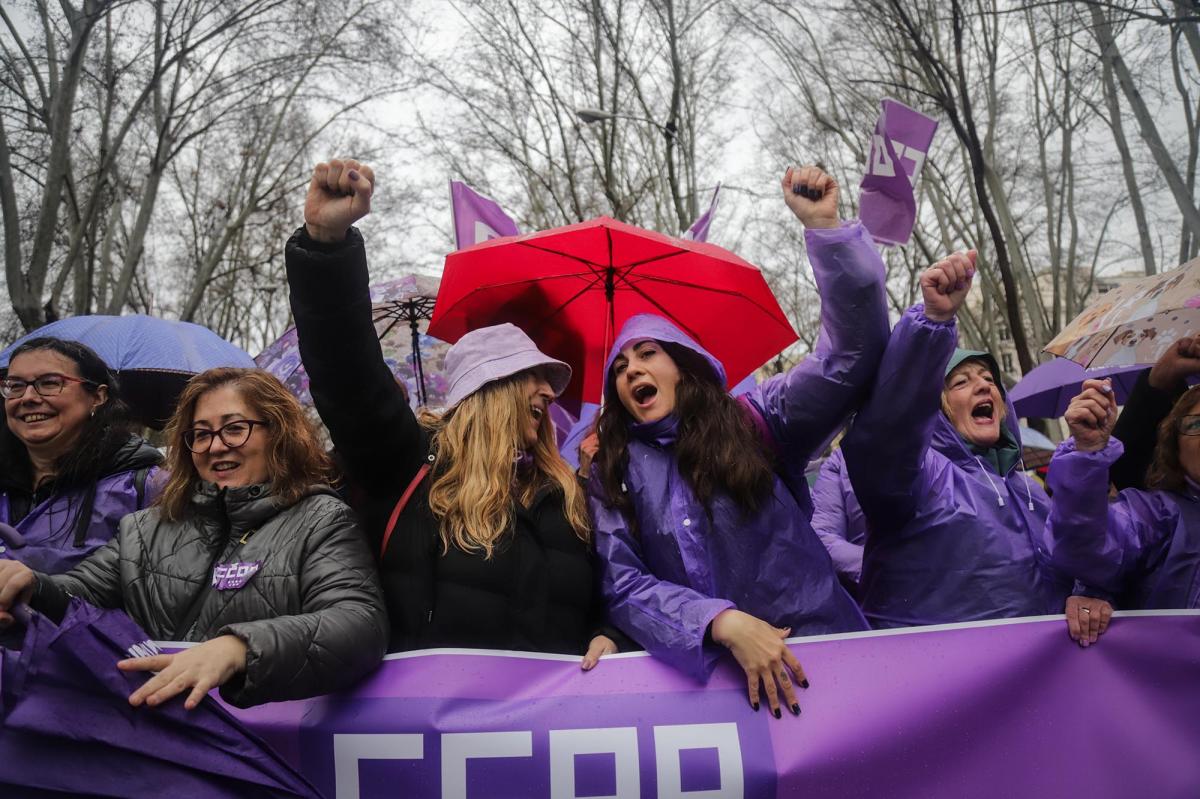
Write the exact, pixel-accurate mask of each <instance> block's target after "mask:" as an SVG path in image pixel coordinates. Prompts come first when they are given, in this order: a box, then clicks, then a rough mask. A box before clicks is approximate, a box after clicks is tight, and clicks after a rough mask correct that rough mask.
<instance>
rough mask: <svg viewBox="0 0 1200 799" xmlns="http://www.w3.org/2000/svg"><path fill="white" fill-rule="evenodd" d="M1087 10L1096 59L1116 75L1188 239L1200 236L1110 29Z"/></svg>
mask: <svg viewBox="0 0 1200 799" xmlns="http://www.w3.org/2000/svg"><path fill="white" fill-rule="evenodd" d="M1088 9H1089V10H1090V11H1091V15H1092V33H1093V34H1094V35H1095V37H1096V42H1097V43H1098V44H1099V45H1100V57H1101V59H1103V61H1104V62H1105V63H1106V64H1108V65H1109V66H1110V67H1111V68H1112V70H1113V73H1114V74H1115V75H1116V77H1117V82H1118V83H1119V84H1120V86H1121V91H1122V93H1124V95H1125V99H1126V100H1128V101H1129V107H1130V109H1132V111H1133V116H1134V119H1136V120H1137V123H1138V129H1139V130H1140V132H1141V134H1142V140H1143V141H1145V143H1146V146H1147V147H1148V148H1149V149H1150V154H1151V155H1152V156H1154V163H1155V164H1156V165H1157V166H1158V169H1159V171H1160V172H1162V174H1163V177H1164V178H1165V179H1166V181H1167V186H1168V187H1169V188H1170V189H1171V195H1172V196H1173V197H1174V198H1175V204H1176V205H1177V206H1179V212H1180V213H1181V214H1182V215H1183V221H1184V224H1185V225H1187V228H1188V230H1189V232H1190V233H1191V235H1192V236H1200V208H1197V207H1196V200H1195V198H1194V197H1192V195H1191V194H1190V193H1189V192H1188V188H1187V184H1186V183H1185V182H1184V180H1183V177H1182V176H1181V175H1180V174H1179V170H1178V169H1177V168H1176V167H1175V162H1174V161H1172V160H1171V153H1170V151H1169V150H1168V149H1167V146H1166V144H1165V143H1164V142H1163V140H1162V137H1161V136H1160V135H1159V133H1158V126H1157V125H1155V124H1154V116H1153V115H1152V114H1151V113H1150V109H1149V108H1147V107H1146V102H1145V101H1144V100H1143V99H1142V95H1141V92H1139V91H1138V88H1137V85H1136V84H1135V83H1134V80H1133V75H1132V74H1131V73H1130V71H1129V67H1127V66H1126V65H1125V61H1124V59H1122V58H1121V53H1120V51H1119V50H1118V48H1117V41H1116V38H1115V36H1114V35H1113V31H1112V25H1111V24H1110V23H1109V21H1108V18H1107V17H1105V16H1104V12H1103V11H1101V10H1100V7H1099V6H1097V5H1089V6H1088Z"/></svg>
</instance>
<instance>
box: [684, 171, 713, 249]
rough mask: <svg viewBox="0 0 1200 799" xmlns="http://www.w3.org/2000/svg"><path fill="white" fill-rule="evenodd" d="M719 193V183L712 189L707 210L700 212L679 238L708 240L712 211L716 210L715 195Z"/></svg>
mask: <svg viewBox="0 0 1200 799" xmlns="http://www.w3.org/2000/svg"><path fill="white" fill-rule="evenodd" d="M720 193H721V184H720V183H718V184H717V187H716V188H715V189H713V193H712V199H711V200H710V201H709V203H708V210H707V211H705V212H704V213H702V214H700V216H699V217H697V218H696V221H695V222H693V223H692V226H691V227H690V228H688V229H687V230H685V231H683V234H682V235H681V236H680V238H684V239H690V240H691V241H708V228H709V226H710V225H712V218H713V213H714V212H715V211H716V210H717V197H718V195H719V194H720Z"/></svg>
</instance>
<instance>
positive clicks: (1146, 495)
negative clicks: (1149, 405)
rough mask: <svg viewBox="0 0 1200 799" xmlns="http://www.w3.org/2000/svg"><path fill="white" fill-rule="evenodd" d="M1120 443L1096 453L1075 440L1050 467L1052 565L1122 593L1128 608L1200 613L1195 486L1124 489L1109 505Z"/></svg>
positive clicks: (1199, 505)
mask: <svg viewBox="0 0 1200 799" xmlns="http://www.w3.org/2000/svg"><path fill="white" fill-rule="evenodd" d="M1124 449H1125V448H1124V446H1123V445H1122V444H1121V442H1120V441H1118V440H1117V439H1115V438H1110V439H1109V440H1108V444H1107V446H1105V448H1104V449H1102V450H1100V451H1098V452H1080V451H1079V450H1077V449H1075V439H1074V438H1069V439H1067V440H1066V441H1064V442H1063V443H1062V444H1060V445H1059V447H1058V450H1057V451H1056V452H1055V453H1054V460H1052V461H1051V462H1050V476H1049V482H1050V489H1051V491H1052V493H1053V495H1054V499H1053V501H1052V503H1051V508H1050V522H1049V524H1048V525H1047V529H1048V530H1049V536H1050V542H1049V543H1050V552H1051V559H1052V561H1053V563H1054V565H1056V566H1057V567H1059V568H1060V569H1062V570H1063V571H1065V572H1068V573H1070V574H1074V575H1076V576H1078V577H1079V578H1080V579H1081V580H1084V581H1086V582H1088V583H1091V584H1092V585H1095V586H1096V587H1098V588H1101V589H1104V590H1106V591H1112V592H1114V593H1117V594H1120V595H1121V601H1120V606H1121V607H1122V608H1129V609H1148V610H1149V609H1163V608H1200V487H1198V486H1195V485H1190V484H1189V486H1188V488H1187V491H1186V492H1185V493H1176V492H1174V491H1142V490H1139V489H1136V488H1127V489H1125V490H1124V491H1122V492H1121V493H1120V494H1118V495H1117V499H1116V500H1115V501H1114V502H1111V503H1110V502H1109V501H1108V470H1109V467H1110V466H1111V465H1112V464H1113V463H1114V462H1116V460H1117V459H1118V458H1119V457H1121V454H1122V453H1123V452H1124Z"/></svg>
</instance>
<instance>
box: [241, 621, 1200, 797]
mask: <svg viewBox="0 0 1200 799" xmlns="http://www.w3.org/2000/svg"><path fill="white" fill-rule="evenodd" d="M789 645H790V647H791V649H792V651H793V652H794V653H795V654H796V656H797V657H798V658H799V659H800V662H801V663H802V664H803V665H804V669H805V672H806V674H807V676H808V679H809V681H810V682H811V685H812V687H811V688H810V689H809V690H807V691H800V692H799V694H800V696H799V700H800V704H801V707H802V709H803V712H802V715H801V716H800V717H799V718H795V717H793V716H792V715H791V714H790V713H787V712H785V713H784V717H783V718H782V719H778V720H777V719H775V718H773V717H772V716H771V714H770V713H769V712H768V711H767V710H766V709H765V708H764V709H762V710H760V711H759V712H757V713H756V712H754V711H753V710H752V709H751V708H750V705H749V703H748V702H747V701H746V678H745V675H744V674H743V673H742V671H741V670H740V669H739V668H738V667H737V664H736V663H735V662H733V660H732V658H731V657H728V656H726V657H724V658H723V659H722V662H721V663H720V664H719V665H718V668H717V670H716V672H715V673H714V674H713V677H712V679H710V680H709V682H708V684H707V685H700V684H698V683H696V682H694V681H693V680H691V679H690V678H688V677H685V676H684V675H682V674H680V673H678V672H676V671H674V670H672V669H671V668H670V667H669V666H667V665H665V664H663V663H661V662H659V661H657V660H655V659H654V658H652V657H650V656H648V655H646V654H645V653H629V654H622V655H616V656H611V657H607V658H605V659H604V660H602V661H601V662H600V664H599V665H598V666H597V667H596V669H595V670H593V671H590V672H583V671H581V670H580V668H579V663H578V660H579V659H578V658H577V657H566V656H558V655H532V654H522V653H517V652H485V651H480V650H447V649H442V650H430V651H425V652H408V653H403V654H398V655H389V656H388V657H387V659H385V661H384V663H383V665H382V667H381V668H380V669H379V670H378V671H377V672H375V673H374V674H373V675H372V676H371V677H369V678H368V679H367V680H366V681H365V682H364V683H363V684H362V685H361V686H359V688H358V690H356V691H355V692H353V693H350V694H345V695H341V696H336V697H325V698H323V699H316V700H308V701H305V702H286V703H280V704H275V705H266V706H262V707H258V708H251V709H250V710H247V711H236V713H237V715H238V716H239V717H240V718H241V719H242V720H243V721H245V722H246V723H247V724H248V725H250V726H251V727H252V728H253V729H255V730H256V731H257V732H259V734H260V735H262V736H263V737H264V738H266V739H267V740H269V741H271V742H272V743H273V744H275V745H276V748H277V749H278V750H279V751H280V752H284V753H290V754H292V755H293V756H295V757H298V758H299V761H298V764H299V765H300V766H301V768H302V769H303V770H304V771H305V773H306V774H307V775H308V776H309V777H310V778H311V779H312V780H313V782H315V783H316V784H317V786H318V787H319V788H320V789H322V790H323V791H324V792H326V793H327V794H328V795H329V796H338V797H361V799H371V797H392V796H411V797H439V796H467V797H472V796H489V797H522V798H523V799H545V798H548V797H560V796H562V797H584V796H606V797H613V796H618V797H626V796H692V795H694V796H710V797H716V796H736V797H756V798H757V797H776V796H778V797H794V796H803V797H806V798H807V799H823V798H824V797H845V796H865V797H922V799H950V798H951V797H954V799H958V798H959V797H963V796H970V797H976V798H978V797H984V798H985V799H987V798H989V797H995V798H996V799H999V797H1013V796H1022V797H1024V796H1028V797H1043V796H1081V797H1087V799H1118V798H1121V799H1123V798H1124V797H1129V796H1139V797H1160V796H1161V797H1168V796H1170V797H1184V796H1196V795H1197V794H1198V789H1200V758H1197V757H1196V753H1197V752H1200V723H1197V720H1198V719H1200V691H1197V690H1196V686H1195V681H1196V680H1195V678H1196V674H1197V673H1198V671H1200V612H1198V611H1141V612H1135V613H1133V614H1131V615H1125V614H1120V613H1118V614H1117V616H1116V617H1114V619H1113V621H1112V625H1111V627H1110V628H1109V630H1108V632H1107V633H1106V634H1105V635H1104V637H1103V638H1102V639H1101V640H1100V643H1099V644H1098V645H1096V646H1093V647H1090V648H1088V649H1080V648H1079V646H1078V645H1076V644H1074V643H1073V642H1072V641H1071V640H1070V639H1069V638H1068V637H1067V629H1066V624H1065V623H1064V621H1063V617H1062V616H1053V617H1051V616H1044V617H1037V618H1028V619H1005V620H998V621H984V622H973V623H968V624H950V625H940V626H935V627H926V628H911V629H903V630H885V631H880V632H865V633H851V634H845V635H826V636H815V637H812V638H799V639H792V640H791V641H789Z"/></svg>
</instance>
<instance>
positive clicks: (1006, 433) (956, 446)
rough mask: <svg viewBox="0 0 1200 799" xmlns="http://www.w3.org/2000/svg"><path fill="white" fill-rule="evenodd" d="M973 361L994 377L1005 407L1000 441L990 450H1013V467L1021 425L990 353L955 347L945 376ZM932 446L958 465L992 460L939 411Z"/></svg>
mask: <svg viewBox="0 0 1200 799" xmlns="http://www.w3.org/2000/svg"><path fill="white" fill-rule="evenodd" d="M973 359H974V360H980V361H983V362H984V363H985V364H986V365H987V367H988V369H990V370H991V372H992V374H993V375H995V376H996V380H997V382H996V387H997V388H999V389H1000V396H1001V398H1002V399H1003V400H1004V407H1005V409H1006V412H1005V414H1004V423H1003V425H1002V426H1001V428H1000V441H999V442H997V444H996V446H994V447H991V448H989V449H991V450H1005V449H1010V450H1015V456H1014V457H1012V462H1013V465H1015V464H1016V462H1017V461H1018V460H1019V459H1020V454H1021V432H1020V428H1021V425H1020V420H1019V419H1018V418H1017V411H1016V408H1014V407H1013V404H1012V400H1011V399H1009V397H1008V391H1007V390H1006V389H1005V388H1004V383H1003V382H1002V381H1001V380H1000V377H999V375H1000V367H999V364H997V362H996V359H995V357H993V356H992V354H991V353H990V352H982V351H980V350H967V349H963V348H962V347H958V348H956V349H955V350H954V354H953V355H952V356H950V361H949V363H947V364H946V372H945V374H946V376H949V375H950V373H951V372H953V371H954V370H955V369H956V368H957V367H958V366H959V365H960V364H962V363H963V362H964V361H969V360H973ZM933 446H934V448H935V449H937V450H938V451H939V452H941V453H942V454H943V455H945V456H946V457H947V458H950V459H951V460H953V461H955V462H956V463H959V464H966V463H969V464H971V465H974V464H975V458H976V457H977V456H979V457H982V458H983V459H984V460H986V461H991V460H992V458H990V457H987V455H986V453H985V452H984V451H982V450H978V449H977V448H976V447H974V446H972V445H971V444H969V443H968V442H967V440H966V439H964V438H963V437H962V436H961V435H960V434H959V432H958V430H957V429H956V428H955V427H954V425H953V423H951V421H950V420H949V419H947V418H946V414H944V413H942V412H941V410H940V409H939V410H938V414H937V421H936V423H935V424H934V427H933ZM1011 470H1012V465H1010V466H1009V468H1007V469H1003V470H1002V471H1003V472H1004V473H1007V472H1009V471H1011Z"/></svg>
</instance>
